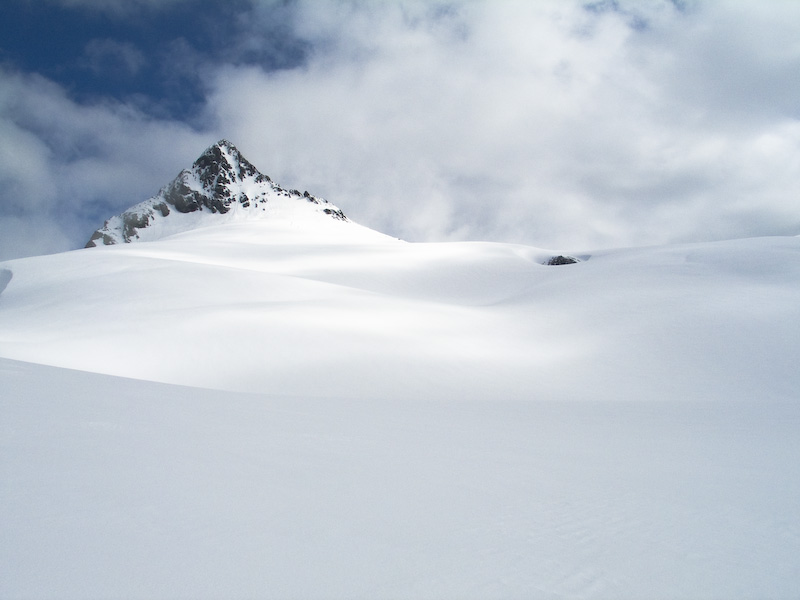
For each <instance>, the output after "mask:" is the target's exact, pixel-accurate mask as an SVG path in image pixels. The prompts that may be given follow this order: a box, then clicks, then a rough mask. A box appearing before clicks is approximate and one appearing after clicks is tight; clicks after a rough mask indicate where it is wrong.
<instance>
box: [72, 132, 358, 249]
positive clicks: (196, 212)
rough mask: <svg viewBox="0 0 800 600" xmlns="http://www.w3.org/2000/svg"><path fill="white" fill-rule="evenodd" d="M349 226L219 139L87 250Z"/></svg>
mask: <svg viewBox="0 0 800 600" xmlns="http://www.w3.org/2000/svg"><path fill="white" fill-rule="evenodd" d="M287 213H289V214H291V215H292V216H293V217H295V218H297V217H300V218H305V219H312V220H313V219H320V218H328V219H331V218H332V219H338V220H341V221H347V217H345V216H344V213H343V212H342V211H341V210H340V209H339V208H337V207H336V206H334V205H333V204H331V203H330V202H328V201H327V200H324V199H322V198H317V197H316V196H313V195H311V194H309V193H308V192H307V191H306V192H303V193H300V192H299V191H298V190H285V189H283V188H282V187H281V186H279V185H278V184H276V183H274V182H273V181H272V180H271V179H270V178H269V177H268V176H266V175H263V174H262V173H259V171H258V169H256V168H255V167H254V166H253V165H252V164H251V163H250V161H248V160H247V159H246V158H245V157H244V156H242V154H241V152H239V150H237V148H236V147H235V146H234V145H233V144H232V143H231V142H229V141H227V140H220V141H219V142H217V143H216V144H214V145H213V146H211V147H210V148H208V149H207V150H206V151H205V152H203V154H201V155H200V157H199V158H198V159H197V160H196V161H195V162H194V164H193V165H192V167H191V169H184V170H183V171H181V172H180V173H179V174H178V176H177V177H176V178H175V179H174V180H173V181H172V182H170V183H169V184H168V185H166V186H164V187H163V188H162V189H161V191H159V192H158V194H156V195H155V196H153V197H152V198H150V199H149V200H145V201H144V202H141V203H139V204H137V205H136V206H132V207H131V208H129V209H128V210H126V211H125V212H123V213H122V214H121V215H117V216H114V217H111V218H110V219H109V220H108V221H106V222H105V224H104V225H103V227H101V228H100V229H98V230H97V231H95V232H94V233H93V234H92V237H91V238H90V239H89V242H88V243H87V244H86V247H87V248H92V247H95V246H100V245H107V246H108V245H112V244H120V243H124V242H133V241H140V240H141V241H152V240H157V239H161V238H162V237H165V236H168V235H172V234H175V233H179V232H181V231H189V230H192V229H197V228H200V227H204V226H209V225H219V224H221V223H228V222H231V221H239V220H253V219H276V218H282V217H283V216H285V215H286V214H287Z"/></svg>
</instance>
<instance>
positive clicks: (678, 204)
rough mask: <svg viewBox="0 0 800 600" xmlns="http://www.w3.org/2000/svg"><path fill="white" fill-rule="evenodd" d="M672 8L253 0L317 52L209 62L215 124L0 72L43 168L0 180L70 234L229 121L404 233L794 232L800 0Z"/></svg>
mask: <svg viewBox="0 0 800 600" xmlns="http://www.w3.org/2000/svg"><path fill="white" fill-rule="evenodd" d="M678 4H680V5H681V6H685V8H684V9H683V10H677V9H676V8H675V6H674V4H673V3H671V2H666V1H665V2H662V1H660V0H652V1H650V2H638V1H637V2H633V1H631V2H628V1H623V0H619V1H618V2H616V3H606V4H605V5H603V7H599V8H598V9H597V10H595V11H589V10H585V9H584V8H583V7H582V4H581V3H580V2H577V1H576V2H521V1H519V2H515V1H512V0H507V1H504V2H491V1H479V0H472V1H470V0H466V1H463V2H449V3H431V2H423V1H414V2H381V3H374V2H358V1H352V2H325V1H323V0H303V1H300V2H297V3H291V4H288V5H286V6H281V7H280V10H279V11H278V13H276V12H275V11H274V10H271V7H272V3H271V2H259V3H257V6H255V7H254V9H253V10H250V11H249V12H248V13H247V21H248V22H247V27H245V28H244V29H243V30H242V31H243V33H242V35H244V36H245V37H246V36H255V37H256V38H257V37H258V35H259V31H262V30H263V31H271V32H274V31H275V30H276V29H275V27H274V22H270V23H267V21H268V20H269V19H273V20H274V19H276V18H279V19H280V20H281V22H282V23H284V24H285V26H286V27H288V28H290V30H291V31H292V32H293V35H294V36H296V38H299V39H301V40H305V41H306V42H307V44H308V48H310V52H309V53H308V55H307V60H306V62H305V63H304V64H303V65H302V66H301V67H297V68H293V69H285V70H279V71H271V72H266V71H264V70H263V69H261V68H260V67H257V66H233V65H230V64H229V65H223V66H221V67H217V66H212V65H206V67H205V70H202V69H201V70H199V71H198V75H199V76H200V77H201V78H202V79H203V80H204V82H205V84H206V85H207V88H208V90H209V96H208V98H207V103H206V106H205V112H204V114H203V115H202V117H201V119H200V120H199V121H194V124H195V126H198V124H199V126H201V127H203V128H204V131H205V133H204V134H200V133H197V132H196V131H194V130H192V129H191V128H190V127H189V126H187V125H185V124H182V123H178V122H169V121H164V120H155V119H152V118H147V117H145V116H144V115H142V114H141V113H140V112H139V111H137V110H136V109H134V108H131V106H132V105H133V104H131V105H125V104H96V105H92V106H85V105H79V104H77V103H75V102H73V101H72V100H70V99H69V97H68V96H67V95H66V94H65V93H64V91H63V90H62V89H60V88H58V87H57V86H55V85H53V84H52V83H49V82H47V81H45V80H43V79H41V78H37V77H23V76H20V75H15V74H9V73H5V74H0V76H2V78H3V81H2V84H3V85H2V87H0V99H3V100H2V102H1V103H0V126H2V127H4V131H8V132H11V134H10V137H5V136H4V137H2V138H0V148H8V147H11V145H12V141H13V140H15V139H16V140H21V141H17V142H14V144H17V145H18V146H19V147H20V148H24V156H25V159H24V162H25V165H26V167H25V168H28V169H34V170H38V169H40V168H42V169H45V170H46V173H45V174H44V175H43V176H42V177H40V178H38V179H37V178H36V177H33V176H31V175H30V173H28V174H26V171H25V168H23V169H17V168H13V169H11V168H8V169H6V170H7V171H9V172H11V175H9V174H8V173H6V174H5V177H6V179H5V181H10V182H11V184H12V187H13V186H16V188H15V189H18V190H24V194H25V195H26V197H27V198H29V200H27V202H30V206H38V207H39V208H37V209H36V211H37V214H39V213H41V211H42V208H41V207H47V206H50V207H52V206H59V207H63V206H66V207H68V209H69V210H70V211H73V213H75V214H77V215H78V216H77V217H76V218H75V224H74V225H72V226H71V227H73V229H72V230H71V231H73V233H71V234H70V236H71V237H70V239H77V234H76V233H74V231H76V229H75V228H76V227H78V224H79V223H80V224H81V225H80V226H81V227H83V228H88V225H87V224H88V220H89V217H88V216H87V214H88V212H93V215H92V216H91V218H92V219H94V221H92V225H91V228H93V227H96V226H97V225H99V223H97V222H96V220H97V218H98V217H97V216H96V215H99V214H100V213H101V212H102V211H106V212H105V213H103V214H102V216H101V217H100V220H102V219H104V218H106V217H108V216H110V214H112V213H113V212H119V211H120V210H122V209H124V208H126V207H127V206H128V205H130V204H133V203H135V202H138V201H140V200H143V199H145V198H147V197H148V196H150V195H151V194H153V193H154V192H155V191H156V190H157V189H158V187H160V186H161V185H163V184H165V183H166V182H167V181H169V180H170V179H171V178H172V177H173V176H174V175H175V174H176V173H177V171H178V170H179V169H180V168H182V167H184V166H188V164H190V163H191V161H192V160H193V159H194V158H195V157H196V156H197V155H198V154H199V153H200V152H201V151H202V150H203V149H204V148H205V147H206V146H207V145H208V144H211V143H213V142H214V141H216V139H218V138H219V137H227V138H229V139H231V140H232V141H234V142H235V143H236V144H237V145H239V147H240V148H241V150H242V151H243V152H244V154H245V155H246V156H247V157H248V158H250V160H251V161H252V162H253V163H254V164H255V165H256V166H258V167H259V168H260V169H261V170H263V171H264V172H265V173H267V174H269V175H270V176H272V177H273V178H274V179H276V180H277V181H279V182H281V183H283V184H285V185H288V186H291V187H296V188H299V189H308V190H309V191H311V192H313V193H315V194H320V195H323V196H326V197H327V198H328V199H329V200H331V201H333V202H335V203H337V204H339V205H340V206H341V207H342V208H343V209H344V210H345V212H346V213H347V214H348V215H350V216H351V217H352V218H354V219H355V220H357V221H359V222H361V223H363V224H365V225H367V226H370V227H374V228H376V229H379V230H382V231H385V232H387V233H390V234H394V235H397V236H398V237H403V238H405V239H411V240H444V239H467V238H470V239H494V240H502V241H518V242H524V243H529V244H533V245H539V246H543V247H550V248H552V249H556V250H563V251H570V250H581V249H592V248H597V247H608V246H622V245H638V244H651V243H662V242H672V241H689V240H710V239H720V238H730V237H742V236H748V235H769V234H797V233H800V203H799V202H797V198H796V190H797V189H800V105H798V104H797V101H796V98H798V97H800V77H798V74H800V42H798V41H797V40H800V4H797V3H790V2H785V3H771V4H770V5H769V9H767V8H766V7H763V6H760V5H753V4H752V3H723V2H709V3H703V4H700V3H691V4H690V3H678ZM276 14H278V17H276ZM242 18H244V17H242ZM242 22H244V21H242ZM261 24H263V26H262V25H261ZM267 25H269V26H267ZM264 43H265V42H264V40H259V39H253V40H247V39H239V40H236V41H235V42H234V41H232V45H238V46H241V47H248V48H249V47H252V48H261V47H262V46H264ZM238 46H237V47H238ZM280 47H281V45H280V44H277V45H275V51H276V52H279V51H280V50H279V49H280ZM200 66H202V65H200ZM12 134H13V135H12ZM15 147H16V146H15ZM1 151H2V150H0V152H1ZM20 152H22V150H21V151H20ZM15 197H16V196H15ZM0 201H1V202H3V203H4V205H5V206H7V205H8V203H9V202H11V200H9V199H8V194H7V193H4V194H3V195H2V196H0ZM65 202H66V204H64V203H65ZM4 210H6V208H4ZM30 210H33V209H30ZM59 210H61V209H60V208H59ZM29 212H30V211H29ZM45 212H46V211H45ZM53 218H55V217H53ZM62 218H63V217H62ZM91 228H89V231H88V233H90V232H91ZM31 247H32V248H33V246H31Z"/></svg>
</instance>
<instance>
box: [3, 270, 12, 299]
mask: <svg viewBox="0 0 800 600" xmlns="http://www.w3.org/2000/svg"><path fill="white" fill-rule="evenodd" d="M13 276H14V274H13V273H12V272H11V269H0V294H2V293H3V290H5V289H6V286H7V285H8V283H9V282H10V281H11V278H12V277H13Z"/></svg>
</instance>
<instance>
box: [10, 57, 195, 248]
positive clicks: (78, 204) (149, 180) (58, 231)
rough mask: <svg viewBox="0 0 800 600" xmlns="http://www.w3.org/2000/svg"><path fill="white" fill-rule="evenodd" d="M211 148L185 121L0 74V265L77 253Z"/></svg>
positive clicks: (36, 80) (38, 80) (35, 78)
mask: <svg viewBox="0 0 800 600" xmlns="http://www.w3.org/2000/svg"><path fill="white" fill-rule="evenodd" d="M207 143H208V142H207V137H206V136H205V135H201V134H197V133H195V132H193V131H192V130H191V129H190V128H189V127H188V126H186V125H184V124H180V123H170V122H165V121H157V120H154V119H151V118H148V117H146V116H145V115H143V114H141V113H140V112H138V111H137V110H135V109H133V108H131V107H129V106H125V105H121V104H113V103H106V104H95V105H80V104H77V103H76V102H74V101H73V100H71V99H70V98H69V97H68V96H67V94H66V93H65V92H64V90H63V89H62V88H61V87H59V86H57V85H56V84H54V83H52V82H50V81H47V80H46V79H44V78H42V77H39V76H30V75H22V74H19V73H14V72H8V71H5V70H2V69H0V212H2V215H3V217H2V219H3V226H2V227H0V235H2V237H3V241H2V243H0V259H3V258H10V257H17V256H26V255H31V254H39V253H46V252H55V251H63V250H69V249H72V248H76V247H79V246H80V245H82V243H84V242H85V241H86V240H87V239H88V237H89V236H90V235H91V233H92V231H93V230H94V229H95V228H97V227H99V226H100V225H102V222H103V221H104V220H105V219H106V218H108V217H110V216H111V215H112V214H116V213H118V212H120V211H121V210H124V209H125V208H126V207H128V206H130V205H132V204H135V203H136V202H140V201H142V200H144V199H146V198H148V197H149V196H151V195H153V194H154V193H156V192H157V191H158V189H159V188H160V187H161V186H162V185H163V184H165V183H167V182H168V181H169V180H170V179H172V178H173V177H174V176H175V175H176V174H177V173H178V171H180V169H181V168H183V167H184V166H185V165H186V164H191V161H192V160H193V159H194V158H195V156H196V155H197V154H198V153H199V152H200V151H202V149H203V148H204V147H205V145H207ZM198 149H199V150H198Z"/></svg>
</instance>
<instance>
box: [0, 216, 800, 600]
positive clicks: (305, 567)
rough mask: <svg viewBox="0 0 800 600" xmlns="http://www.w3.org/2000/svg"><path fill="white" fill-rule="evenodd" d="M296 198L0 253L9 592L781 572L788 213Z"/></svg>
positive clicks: (687, 590) (557, 590) (788, 499)
mask: <svg viewBox="0 0 800 600" xmlns="http://www.w3.org/2000/svg"><path fill="white" fill-rule="evenodd" d="M284 208H285V209H286V210H285V212H283V213H282V214H278V213H276V214H275V215H274V217H275V218H272V219H263V220H253V219H244V220H240V221H232V222H229V223H227V224H221V225H218V226H213V225H210V224H206V226H204V227H203V228H201V229H195V230H192V231H186V232H183V233H180V234H177V235H172V236H170V237H165V238H163V239H161V240H160V241H154V242H150V243H139V244H122V245H116V246H111V247H103V248H95V249H90V250H79V251H75V252H69V253H65V254H59V255H51V256H43V257H36V258H26V259H20V260H15V261H10V262H8V263H6V266H0V269H11V270H13V272H14V280H13V285H9V286H8V287H7V288H6V290H5V291H4V293H3V295H2V297H0V357H4V358H5V359H6V360H2V361H0V383H2V388H0V389H2V392H1V393H0V447H1V448H2V453H0V455H1V456H0V461H2V463H0V464H2V480H3V486H2V487H1V488H0V505H2V506H3V510H2V511H0V529H2V531H3V532H4V535H3V541H2V542H0V567H2V568H0V571H2V572H3V574H4V575H3V577H2V578H0V596H2V597H4V598H6V597H8V598H15V597H64V598H85V597H103V598H169V597H177V596H184V597H193V598H194V597H207V598H213V597H223V596H224V597H231V598H235V597H239V598H244V597H302V598H343V597H346V598H398V597H409V598H411V597H413V598H417V597H421V598H426V597H427V598H448V597H449V598H464V597H474V598H508V597H519V598H568V597H576V598H577V597H580V598H623V599H624V598H637V599H639V598H664V597H669V598H710V597H724V598H742V599H744V598H793V597H796V593H797V573H798V572H800V508H799V507H800V503H798V502H797V498H798V497H800V471H799V470H798V469H797V467H796V465H797V464H798V462H799V461H800V437H798V436H797V434H796V432H797V430H798V427H800V402H798V392H797V390H798V389H800V370H798V369H797V364H796V363H797V357H798V356H800V339H799V338H798V336H797V335H796V332H797V331H800V308H798V307H800V238H796V237H775V238H758V239H747V240H734V241H729V242H717V243H709V244H692V245H682V246H665V247H654V248H640V249H628V250H617V251H604V252H594V253H592V254H591V259H590V260H586V258H587V257H588V254H584V253H572V254H569V255H566V254H560V253H559V252H552V251H545V250H539V249H536V248H531V247H527V246H520V245H513V244H498V243H448V244H411V243H406V242H401V241H398V240H395V239H392V238H389V237H387V236H384V235H381V234H379V233H376V232H374V231H371V230H369V229H366V228H363V227H360V226H359V225H357V224H355V223H352V222H346V221H341V220H335V219H330V218H320V215H319V214H317V213H314V212H309V211H305V210H302V211H295V210H294V209H290V205H286V206H285V207H284ZM322 217H325V215H324V214H323V215H322ZM556 256H572V257H579V258H580V261H579V262H576V263H570V264H558V265H557V266H548V265H547V264H545V263H547V262H549V261H550V260H551V259H552V258H553V257H556ZM559 262H562V263H563V261H559ZM8 359H15V360H17V361H25V362H15V361H14V360H8ZM34 363H38V364H34ZM43 365H51V366H43ZM55 367H68V368H70V369H77V370H79V371H82V372H79V371H66V370H61V369H58V368H55ZM87 372H92V373H87ZM99 374H105V375H99ZM154 382H159V383H154ZM167 384H178V385H179V386H187V387H177V386H175V385H167ZM201 388H205V389H201Z"/></svg>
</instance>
